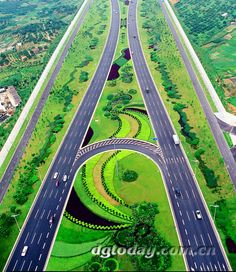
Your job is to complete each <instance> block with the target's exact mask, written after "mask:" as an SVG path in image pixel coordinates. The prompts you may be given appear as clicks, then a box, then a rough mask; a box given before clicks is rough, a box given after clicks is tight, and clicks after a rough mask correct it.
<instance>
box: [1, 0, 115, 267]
mask: <svg viewBox="0 0 236 272" xmlns="http://www.w3.org/2000/svg"><path fill="white" fill-rule="evenodd" d="M111 3H112V7H111V10H112V20H111V25H110V33H109V36H108V39H107V42H106V45H105V48H104V52H103V54H102V56H101V59H100V63H99V65H98V67H97V70H96V73H95V75H94V77H93V79H92V81H91V84H90V86H89V88H88V90H87V92H86V94H85V96H84V98H83V101H82V102H81V104H80V107H79V109H78V111H77V113H76V115H75V117H74V119H73V121H72V123H71V126H70V128H69V130H68V132H67V134H66V136H65V138H64V140H63V142H62V144H61V147H60V149H59V151H58V153H57V155H56V157H55V159H54V162H53V163H52V165H51V168H50V169H49V172H48V175H47V177H46V180H45V181H44V184H43V186H42V188H41V191H40V192H39V194H38V195H37V199H36V200H35V202H34V205H33V207H32V208H31V211H30V213H29V215H28V218H27V220H26V224H25V225H24V226H23V229H22V231H21V233H20V235H19V237H18V240H17V242H16V244H15V246H14V248H13V251H12V253H11V255H10V257H9V259H8V262H7V264H6V267H5V270H6V271H42V270H43V269H44V268H45V265H46V263H47V257H48V256H49V254H50V250H51V248H52V247H51V245H53V240H54V239H55V237H56V233H57V230H58V227H59V223H60V220H61V217H62V215H63V210H64V208H65V204H66V203H67V200H68V197H69V192H70V189H71V185H72V182H73V176H72V175H71V173H72V164H73V162H74V158H75V156H76V154H77V151H78V149H79V148H80V146H81V145H82V143H83V139H84V136H85V135H86V132H87V129H88V127H89V124H90V121H91V118H92V116H93V113H94V110H95V108H96V105H97V102H98V100H99V97H100V95H101V92H102V90H103V87H104V84H105V82H106V80H107V77H108V73H109V71H110V67H111V64H112V61H113V57H114V54H115V50H116V45H117V40H118V36H119V29H120V13H119V6H118V1H117V0H111ZM55 172H59V176H58V179H60V180H62V177H63V175H64V174H67V175H68V176H69V179H68V181H67V182H66V183H63V182H61V184H60V186H59V187H56V183H55V180H54V179H53V176H54V173H55ZM54 214H55V222H54V223H53V224H49V219H50V217H51V216H52V215H54ZM25 245H28V246H29V249H28V252H27V255H26V256H25V257H22V256H21V252H22V249H23V247H24V246H25Z"/></svg>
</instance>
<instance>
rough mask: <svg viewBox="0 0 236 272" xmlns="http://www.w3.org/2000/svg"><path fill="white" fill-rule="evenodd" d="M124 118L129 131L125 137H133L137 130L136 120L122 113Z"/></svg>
mask: <svg viewBox="0 0 236 272" xmlns="http://www.w3.org/2000/svg"><path fill="white" fill-rule="evenodd" d="M124 117H125V119H126V120H127V121H128V122H129V125H130V132H129V133H128V134H127V135H126V137H127V138H133V137H134V136H135V134H136V133H137V132H138V128H139V125H138V122H137V121H136V120H135V119H134V118H133V117H131V116H129V115H126V114H124Z"/></svg>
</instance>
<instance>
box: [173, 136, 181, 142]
mask: <svg viewBox="0 0 236 272" xmlns="http://www.w3.org/2000/svg"><path fill="white" fill-rule="evenodd" d="M173 140H174V142H175V144H176V145H179V144H180V140H179V137H178V135H176V134H174V135H173Z"/></svg>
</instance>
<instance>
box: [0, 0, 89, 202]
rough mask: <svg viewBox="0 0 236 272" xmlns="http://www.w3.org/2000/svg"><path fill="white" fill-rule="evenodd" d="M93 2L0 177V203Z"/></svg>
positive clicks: (70, 39)
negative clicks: (0, 177)
mask: <svg viewBox="0 0 236 272" xmlns="http://www.w3.org/2000/svg"><path fill="white" fill-rule="evenodd" d="M92 2H93V0H90V1H88V3H87V4H86V5H85V7H84V10H83V11H82V13H81V16H80V18H79V20H78V22H77V25H76V27H75V29H74V31H73V33H72V35H71V36H70V38H69V40H68V42H67V44H66V46H65V48H64V50H63V52H62V55H61V57H60V58H59V60H58V62H57V65H56V67H55V69H54V71H53V73H52V75H51V77H50V79H49V81H48V83H47V85H46V87H45V89H44V91H43V94H42V96H41V98H40V100H39V102H38V105H37V107H36V109H35V111H34V113H33V116H32V118H31V119H30V121H29V124H28V125H27V128H26V130H25V132H24V133H23V136H22V138H21V140H20V142H19V144H18V146H17V148H16V150H15V152H14V154H13V157H12V159H11V161H10V163H9V165H8V166H7V169H6V171H5V173H4V175H3V176H2V179H1V180H0V203H1V202H2V199H3V197H4V195H5V193H6V192H7V189H8V187H9V184H10V181H11V179H12V177H13V174H14V171H15V168H16V166H17V165H18V163H19V161H20V159H21V157H22V155H23V153H24V150H25V147H26V145H27V144H28V142H29V139H30V137H31V135H32V132H33V131H34V128H35V126H36V124H37V122H38V119H39V116H40V114H41V113H42V110H43V107H44V104H45V102H46V100H47V98H48V96H49V94H50V90H51V88H52V86H53V84H54V81H55V79H56V77H57V75H58V73H59V71H60V69H61V66H62V64H63V61H64V59H65V57H66V56H67V54H68V51H69V49H70V47H71V45H72V42H73V41H74V38H75V36H76V34H77V33H78V31H79V29H80V26H81V24H82V23H83V21H84V18H85V16H86V14H87V12H88V10H89V7H90V5H91V3H92Z"/></svg>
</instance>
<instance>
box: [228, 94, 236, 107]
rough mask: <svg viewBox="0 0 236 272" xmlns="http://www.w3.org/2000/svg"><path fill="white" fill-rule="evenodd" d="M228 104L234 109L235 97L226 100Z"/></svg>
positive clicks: (235, 104)
mask: <svg viewBox="0 0 236 272" xmlns="http://www.w3.org/2000/svg"><path fill="white" fill-rule="evenodd" d="M228 102H229V103H230V104H232V105H233V106H234V107H236V97H235V96H232V97H230V98H229V99H228Z"/></svg>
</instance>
